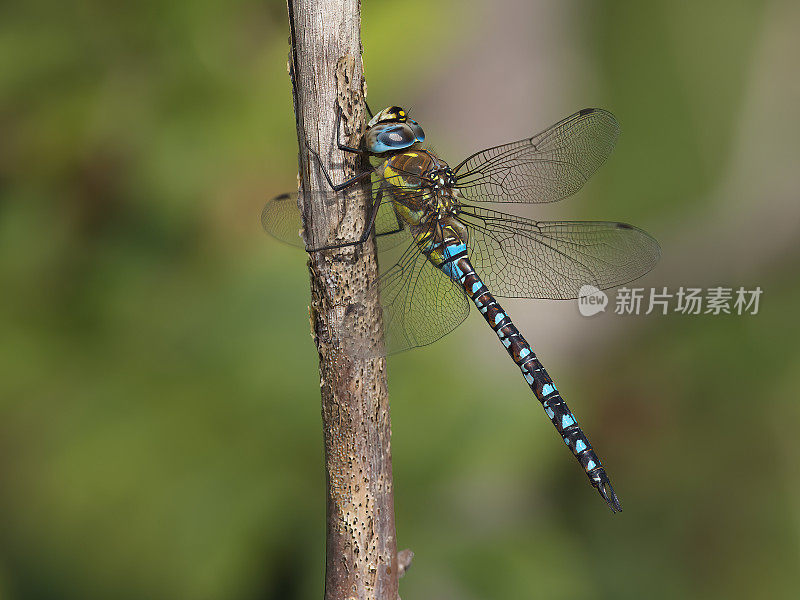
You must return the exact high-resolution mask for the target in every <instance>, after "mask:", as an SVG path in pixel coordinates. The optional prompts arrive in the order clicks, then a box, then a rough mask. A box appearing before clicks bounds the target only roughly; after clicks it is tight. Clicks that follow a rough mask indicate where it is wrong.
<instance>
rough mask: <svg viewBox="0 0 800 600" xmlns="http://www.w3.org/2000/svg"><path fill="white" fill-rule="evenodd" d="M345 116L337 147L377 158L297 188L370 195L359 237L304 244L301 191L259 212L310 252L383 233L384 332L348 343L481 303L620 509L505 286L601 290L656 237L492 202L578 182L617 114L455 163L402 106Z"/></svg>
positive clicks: (425, 335)
mask: <svg viewBox="0 0 800 600" xmlns="http://www.w3.org/2000/svg"><path fill="white" fill-rule="evenodd" d="M370 114H371V113H370ZM339 128H340V116H337V124H336V130H337V145H338V146H339V148H340V149H342V150H345V151H347V152H354V153H358V154H361V155H363V156H367V157H369V158H370V162H371V163H372V166H371V168H369V169H366V170H365V171H364V172H362V173H359V174H357V175H356V176H354V177H352V178H351V179H349V180H347V181H345V182H343V183H341V184H334V183H333V182H332V180H331V178H330V175H329V174H328V173H327V171H325V170H324V167H323V173H324V174H325V177H326V178H327V180H328V184H329V186H330V188H331V189H330V190H324V191H301V192H300V193H301V194H303V196H304V200H305V201H306V202H323V203H332V202H341V201H342V195H344V196H345V198H344V200H345V201H348V202H349V201H358V202H362V203H364V205H366V206H367V207H368V214H369V219H368V220H367V224H366V226H365V229H364V231H363V232H362V234H361V235H360V236H359V238H358V239H349V240H348V239H338V237H337V233H336V232H333V233H332V234H331V235H330V236H329V239H307V242H308V244H307V245H304V244H303V240H301V239H300V237H299V234H298V232H299V231H300V229H301V220H300V214H299V210H298V194H283V195H280V196H278V197H276V198H274V199H272V200H270V201H269V202H267V204H266V206H265V207H264V209H263V212H262V215H261V220H262V225H263V227H264V229H265V230H266V231H267V232H268V233H270V234H272V235H273V236H275V237H277V238H278V239H281V240H283V241H286V242H289V243H294V244H296V245H300V246H304V247H305V249H306V250H307V251H309V252H321V251H325V250H328V249H331V248H341V247H345V246H353V245H357V244H361V243H363V242H364V241H366V239H367V238H368V237H369V236H370V235H372V234H374V236H375V241H376V245H377V248H378V267H379V275H378V279H377V281H376V282H375V283H374V285H376V286H377V288H378V295H379V297H380V305H381V310H382V313H383V314H382V317H383V326H384V333H385V345H384V346H382V347H378V348H377V349H376V348H375V347H374V346H371V347H366V346H365V347H358V346H357V345H356V344H358V343H359V342H352V345H351V348H349V350H350V351H352V352H354V353H355V354H356V355H363V356H366V357H369V356H380V355H385V354H392V353H394V352H398V351H403V350H407V349H410V348H416V347H420V346H426V345H428V344H431V343H433V342H435V341H437V340H439V339H440V338H442V337H443V336H444V335H446V334H448V333H449V332H451V331H452V330H453V329H455V328H456V327H457V326H458V325H459V324H461V322H463V321H464V319H465V318H466V317H467V315H468V314H469V311H470V303H471V304H474V305H475V306H476V307H477V309H478V311H479V312H480V314H481V315H482V316H483V318H484V319H485V320H486V323H487V324H488V325H489V327H491V329H492V330H493V331H494V332H495V334H496V335H497V337H498V339H499V341H500V343H501V344H502V345H503V347H504V348H505V349H506V351H507V353H508V354H509V356H510V357H511V359H512V360H513V361H514V363H515V364H516V365H517V367H518V368H519V369H520V371H521V373H522V376H523V378H524V379H525V382H526V383H527V384H528V386H529V387H530V389H531V391H532V392H533V395H534V396H535V397H536V399H537V400H538V401H539V402H540V403H541V405H542V407H543V408H544V411H545V413H546V415H547V417H548V418H549V419H550V421H551V422H552V424H553V425H554V426H555V428H556V431H557V432H558V435H559V436H560V437H561V439H562V440H563V441H564V443H565V444H566V445H567V447H568V448H569V449H570V451H571V452H572V454H573V455H574V456H575V458H576V459H577V460H578V463H579V464H580V466H581V468H582V469H583V471H584V472H585V474H586V475H587V477H588V479H589V482H590V484H591V485H592V486H593V487H594V488H595V489H596V490H597V491H598V492H599V494H600V496H601V497H602V498H603V499H604V500H605V501H606V503H607V504H608V506H609V507H610V508H611V510H612V512H619V511H621V510H622V504H621V502H620V500H619V498H618V496H617V495H616V493H615V492H614V489H613V487H612V485H611V481H610V479H609V476H608V474H607V472H606V470H605V468H604V467H603V464H602V463H601V461H600V459H599V458H598V456H597V454H596V453H595V451H594V449H593V447H592V445H591V444H590V443H589V439H588V438H587V436H586V434H585V433H584V432H583V430H582V428H581V427H580V426H579V425H578V421H577V419H576V418H575V415H574V414H573V412H572V411H571V410H570V409H569V408H568V407H567V404H566V402H565V401H564V399H563V398H562V396H561V392H560V391H559V390H558V388H557V387H556V385H555V383H554V382H553V379H552V378H551V377H550V375H549V374H548V373H547V371H546V370H545V368H544V367H543V366H542V363H541V362H540V360H539V358H538V357H537V355H536V354H535V353H534V351H533V349H532V348H531V345H530V344H529V343H528V342H527V340H526V339H525V338H524V337H523V335H522V333H521V332H520V331H519V329H517V327H516V326H515V325H514V323H513V321H512V319H511V317H510V316H509V314H508V312H506V311H505V310H504V309H503V308H502V306H501V305H500V304H499V303H498V301H497V298H540V299H574V298H577V297H578V296H579V292H580V290H581V288H582V287H583V286H585V285H591V286H594V287H595V288H597V289H601V290H602V289H608V288H612V287H616V286H619V285H623V284H626V283H628V282H630V281H633V280H634V279H637V278H639V277H641V276H642V275H644V274H645V273H647V272H648V271H650V270H651V269H652V268H653V267H654V266H655V264H656V263H657V262H658V259H659V257H660V255H661V250H660V247H659V245H658V242H657V241H656V240H655V239H654V238H653V237H651V236H650V235H649V234H647V233H646V232H645V231H643V230H642V229H639V228H637V227H634V226H632V225H629V224H626V223H618V222H605V221H537V220H533V219H530V218H526V217H522V216H516V215H512V214H507V213H503V212H499V211H497V210H495V209H494V208H489V207H487V206H485V205H486V204H495V203H523V204H525V203H527V204H542V203H549V202H555V201H558V200H561V199H563V198H566V197H568V196H571V195H573V194H574V193H576V192H577V191H578V190H580V189H581V188H582V187H583V185H584V184H585V183H586V181H587V180H588V179H589V177H590V176H591V175H592V174H593V173H594V172H595V171H596V170H597V169H598V168H599V167H600V166H601V165H602V164H603V163H604V162H605V160H606V159H607V158H608V156H609V155H610V153H611V151H612V150H613V148H614V145H615V143H616V140H617V137H618V135H619V125H618V123H617V121H616V119H615V118H614V116H613V115H612V114H611V113H610V112H608V111H606V110H603V109H598V108H587V109H583V110H580V111H578V112H576V113H574V114H573V115H571V116H569V117H566V118H565V119H562V120H561V121H559V122H558V123H556V124H555V125H552V126H551V127H548V128H547V129H545V130H544V131H542V132H540V133H538V134H536V135H534V136H532V137H529V138H525V139H522V140H519V141H515V142H511V143H507V144H502V145H499V146H493V147H491V148H486V149H484V150H480V151H478V152H475V153H474V154H471V155H470V156H468V157H467V158H465V159H464V160H462V161H461V162H460V163H458V164H457V165H456V166H455V167H452V168H451V167H450V166H449V165H448V163H446V162H445V161H444V160H443V159H441V158H440V157H439V156H438V155H437V154H435V153H434V152H433V151H432V150H430V149H426V148H425V147H423V141H424V137H425V136H424V132H423V130H422V128H421V127H420V125H419V124H418V123H417V122H416V121H413V120H411V119H410V118H409V117H408V115H407V113H406V111H404V110H403V109H402V108H401V107H398V106H393V107H388V108H386V109H384V110H382V111H380V112H379V113H378V114H376V115H374V116H373V117H372V119H371V120H370V121H369V123H368V125H367V128H366V131H365V134H364V136H362V141H361V143H360V145H359V146H358V147H349V146H346V145H344V144H342V143H341V141H340V138H339ZM312 153H313V151H312ZM317 159H319V156H318V155H317ZM321 164H322V163H321V162H320V165H321ZM359 183H361V185H358V184H359ZM307 236H310V233H308V232H307ZM311 237H313V236H311ZM346 313H347V314H348V315H349V318H350V319H352V323H351V326H352V327H345V328H344V329H346V330H348V331H352V330H355V329H356V328H357V327H358V326H360V325H362V324H361V323H360V322H359V319H361V318H362V317H363V312H362V311H360V310H359V307H357V306H352V307H348V310H347V311H346ZM341 342H342V343H343V344H347V343H348V340H347V339H344V338H343V339H342V340H341Z"/></svg>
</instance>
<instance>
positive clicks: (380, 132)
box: [364, 106, 425, 154]
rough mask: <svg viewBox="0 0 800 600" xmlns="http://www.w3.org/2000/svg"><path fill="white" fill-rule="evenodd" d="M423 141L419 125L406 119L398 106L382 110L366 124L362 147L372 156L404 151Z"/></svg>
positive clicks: (423, 135) (403, 111)
mask: <svg viewBox="0 0 800 600" xmlns="http://www.w3.org/2000/svg"><path fill="white" fill-rule="evenodd" d="M424 141H425V132H424V131H422V127H420V126H419V123H417V122H416V121H414V120H413V119H409V118H408V114H407V113H406V111H405V110H403V108H402V107H400V106H390V107H388V108H384V109H383V110H382V111H380V112H379V113H378V114H376V115H375V116H374V117H372V119H370V122H369V123H367V132H366V134H365V135H364V145H365V146H366V149H367V150H368V151H369V152H371V153H373V154H383V153H384V152H395V151H397V150H404V149H406V148H409V147H410V146H413V145H414V144H416V143H419V142H424Z"/></svg>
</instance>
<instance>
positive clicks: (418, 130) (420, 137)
mask: <svg viewBox="0 0 800 600" xmlns="http://www.w3.org/2000/svg"><path fill="white" fill-rule="evenodd" d="M407 125H408V127H409V128H410V129H411V132H412V133H413V134H414V137H416V138H417V141H418V142H424V141H425V132H424V131H422V127H420V126H419V123H417V122H416V121H412V120H411V119H409V120H408V122H407Z"/></svg>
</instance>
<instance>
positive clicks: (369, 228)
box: [306, 189, 400, 252]
mask: <svg viewBox="0 0 800 600" xmlns="http://www.w3.org/2000/svg"><path fill="white" fill-rule="evenodd" d="M382 198H383V190H381V189H379V190H378V192H377V194H376V195H375V200H374V201H373V202H372V209H371V210H370V216H369V221H368V222H367V226H366V227H365V228H364V233H362V234H361V237H360V238H359V239H357V240H356V241H354V242H342V243H341V244H331V245H329V246H320V247H319V248H308V249H306V252H320V251H322V250H333V249H334V248H346V247H348V246H356V245H358V244H363V243H364V242H366V241H367V238H368V237H369V233H370V231H372V228H373V227H374V226H375V218H376V217H377V216H378V208H380V205H381V199H382ZM398 231H400V230H399V229H398ZM386 233H387V234H388V233H395V232H393V231H387V232H386Z"/></svg>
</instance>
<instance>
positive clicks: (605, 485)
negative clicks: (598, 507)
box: [597, 479, 622, 513]
mask: <svg viewBox="0 0 800 600" xmlns="http://www.w3.org/2000/svg"><path fill="white" fill-rule="evenodd" d="M597 491H598V492H600V495H601V496H602V497H603V500H605V501H606V503H607V504H608V506H609V507H610V508H611V512H612V513H618V512H622V503H621V502H620V501H619V498H617V494H616V493H615V492H614V488H612V487H611V482H610V481H608V480H607V479H606V480H605V481H603V482H602V483H601V484H600V485H598V486H597Z"/></svg>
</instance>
